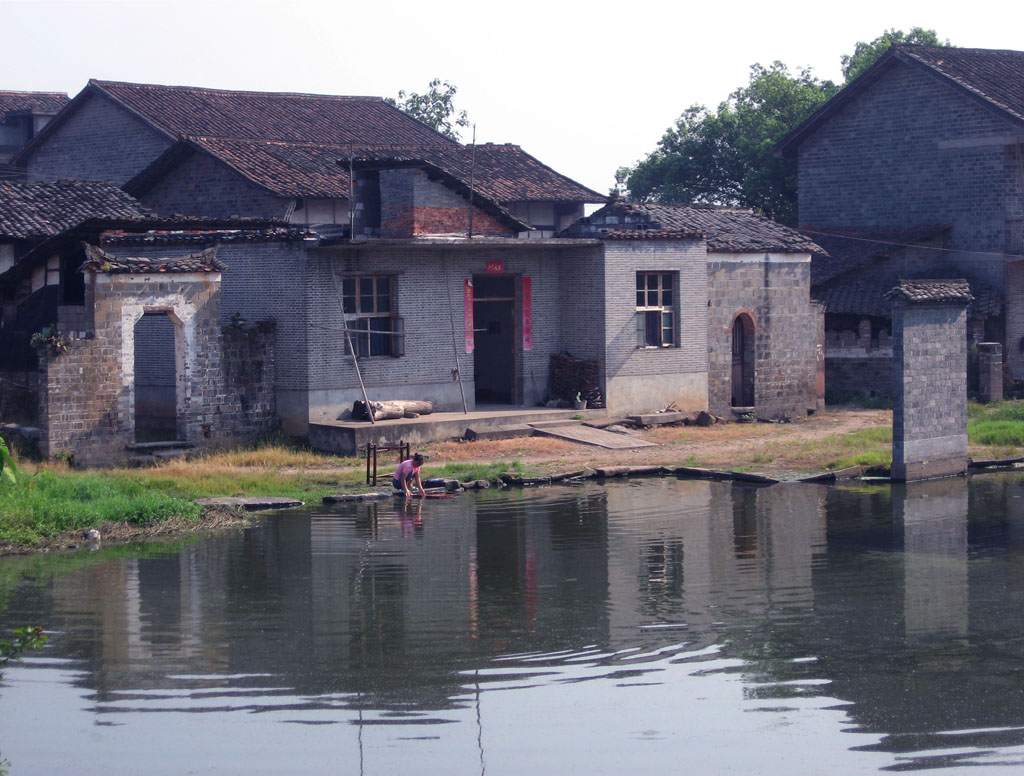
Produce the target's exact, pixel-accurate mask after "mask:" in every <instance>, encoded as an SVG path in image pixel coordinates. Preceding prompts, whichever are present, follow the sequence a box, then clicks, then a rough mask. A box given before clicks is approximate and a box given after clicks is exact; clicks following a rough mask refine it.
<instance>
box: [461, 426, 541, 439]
mask: <svg viewBox="0 0 1024 776" xmlns="http://www.w3.org/2000/svg"><path fill="white" fill-rule="evenodd" d="M528 436H533V429H532V428H531V427H530V426H528V425H526V424H525V423H510V424H509V425H507V426H470V427H469V428H467V429H466V434H465V438H466V439H468V440H469V441H471V442H476V441H478V440H482V439H516V438H518V437H528Z"/></svg>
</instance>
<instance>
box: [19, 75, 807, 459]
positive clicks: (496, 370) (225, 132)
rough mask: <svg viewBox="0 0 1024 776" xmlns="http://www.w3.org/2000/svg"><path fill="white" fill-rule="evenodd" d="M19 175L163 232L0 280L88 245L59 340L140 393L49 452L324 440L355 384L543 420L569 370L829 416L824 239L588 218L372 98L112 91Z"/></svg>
mask: <svg viewBox="0 0 1024 776" xmlns="http://www.w3.org/2000/svg"><path fill="white" fill-rule="evenodd" d="M112 144H120V145H121V152H120V153H118V154H116V155H114V154H109V155H108V154H107V152H106V147H108V146H110V145H112ZM18 161H19V163H21V164H22V165H23V166H24V169H25V170H26V173H27V175H28V176H29V178H30V179H40V178H46V177H49V176H56V175H60V176H78V177H89V178H98V179H102V180H108V181H112V182H114V183H115V184H117V185H120V186H122V187H124V188H125V189H127V190H129V191H131V192H133V193H134V194H135V195H136V196H137V197H138V198H139V199H140V200H141V203H142V205H143V206H145V207H146V208H150V209H152V210H154V211H156V212H157V213H160V214H162V215H163V216H164V218H162V219H161V218H157V219H155V220H154V219H153V217H152V216H150V217H148V218H147V217H143V216H139V217H138V218H136V219H135V220H123V221H121V222H111V221H107V222H93V223H89V224H85V225H80V226H79V227H76V228H75V229H73V230H72V231H69V232H65V233H63V234H62V235H59V236H58V237H57V238H53V240H52V241H51V242H50V243H48V244H46V245H43V246H37V247H36V248H35V249H34V250H33V251H32V252H30V253H29V254H26V255H25V256H24V257H22V258H20V259H18V260H17V261H16V262H15V264H14V266H13V267H11V268H10V269H9V270H8V272H7V273H3V274H0V288H4V287H13V281H14V278H15V276H16V275H19V274H20V275H21V276H24V275H26V274H27V273H28V272H29V268H30V267H37V266H39V265H40V264H42V263H45V262H47V261H50V260H51V259H52V258H53V257H56V259H55V260H57V261H64V262H71V261H73V257H74V256H76V255H78V256H79V257H80V256H81V251H82V250H83V249H82V247H81V243H82V242H83V241H84V242H85V243H87V244H88V245H89V246H90V247H89V248H87V249H86V251H87V253H88V252H89V251H92V253H91V254H88V255H89V256H92V257H93V258H92V259H91V260H90V262H87V263H86V264H87V266H86V272H85V286H86V293H85V294H84V304H83V305H82V306H81V307H80V308H79V309H78V310H70V309H61V310H60V311H59V313H60V314H59V316H58V320H57V323H58V328H60V329H61V331H62V332H64V331H67V332H70V333H71V334H72V339H73V340H75V341H74V342H72V344H71V347H70V350H69V353H72V352H73V353H76V354H77V353H79V352H80V353H86V354H88V353H93V354H95V353H96V352H103V353H105V354H106V355H107V356H109V358H111V359H113V360H111V361H110V365H109V368H108V369H106V372H107V373H110V374H116V375H120V378H118V379H119V380H121V383H122V385H121V390H120V393H118V391H117V390H115V388H116V386H114V385H113V383H115V382H117V380H113V382H111V380H107V381H106V382H102V383H97V384H96V386H94V387H93V388H91V389H90V390H91V392H92V394H94V395H96V396H100V395H102V396H105V397H107V398H106V399H104V401H105V402H106V407H107V410H106V411H105V412H104V411H102V409H103V408H98V407H97V406H94V403H90V404H88V406H87V407H84V408H83V409H81V410H76V412H79V413H80V414H81V415H82V417H86V416H87V418H88V419H86V420H83V421H82V425H83V426H85V427H83V428H78V427H70V428H68V427H66V426H64V425H61V424H62V423H63V421H59V420H58V421H53V423H52V424H51V425H53V427H54V428H57V427H58V426H59V433H60V434H62V435H63V436H61V437H60V439H61V440H62V441H60V442H58V441H56V440H57V436H58V434H57V433H56V432H55V433H53V434H51V435H50V436H51V437H52V439H51V445H50V447H51V453H52V451H53V450H54V449H60V447H59V445H64V446H66V447H74V446H75V445H76V444H78V445H84V446H86V447H89V448H96V449H102V450H104V451H105V452H104V455H112V454H113V451H114V450H115V448H116V447H117V446H118V445H119V444H124V443H125V442H126V441H127V442H130V441H131V439H133V438H137V436H138V435H137V434H135V435H133V430H135V431H137V430H138V427H140V426H141V425H142V424H143V413H142V412H140V407H142V406H143V405H150V404H151V405H153V406H154V407H157V408H158V409H159V412H162V413H163V421H164V422H165V424H166V431H165V433H168V434H171V435H175V436H177V437H180V438H181V439H183V440H184V441H189V442H197V443H200V444H207V443H208V444H214V443H217V442H223V441H226V440H229V439H233V438H237V436H238V434H239V433H242V430H243V429H244V428H245V427H246V425H247V424H248V425H249V426H250V427H251V428H252V431H253V433H255V432H257V431H258V430H260V429H264V428H266V426H267V419H268V417H269V416H270V415H273V416H274V417H275V418H276V419H277V420H278V421H279V422H280V424H281V426H282V427H283V429H284V430H285V432H286V433H289V434H292V435H300V436H304V435H307V434H309V432H310V428H311V426H315V425H317V424H323V423H330V422H334V421H336V420H337V419H338V418H339V417H342V416H344V414H345V412H346V409H347V408H349V407H351V406H352V403H353V401H354V400H356V399H361V398H362V388H361V386H360V378H361V379H362V383H363V385H364V386H365V388H366V391H367V393H368V395H369V396H370V398H371V399H384V400H386V399H428V400H430V401H432V402H434V403H435V405H436V406H437V407H438V408H439V409H442V410H455V409H461V408H462V406H463V395H465V403H466V405H467V406H468V407H469V408H470V409H473V408H481V407H484V406H487V405H505V406H509V405H513V406H532V405H535V404H536V403H537V402H538V401H540V400H541V399H543V398H545V397H546V396H547V395H548V394H549V384H550V374H549V368H550V363H551V360H552V356H554V355H557V354H566V353H567V354H571V355H572V356H575V357H577V358H579V359H584V360H586V361H588V362H591V363H593V364H596V366H597V372H598V376H599V382H600V385H599V389H600V394H601V396H602V399H603V400H604V403H605V404H606V406H607V408H608V409H609V411H610V412H613V413H621V412H632V411H647V410H656V409H661V408H663V407H666V406H669V405H674V406H675V407H677V408H678V409H681V410H703V409H709V408H710V409H711V410H712V411H714V412H716V413H718V414H726V415H728V414H730V413H731V412H732V411H733V410H734V408H735V410H736V411H739V412H749V411H754V412H756V413H758V414H759V415H761V416H765V417H794V416H798V415H801V414H805V413H807V412H809V411H813V410H814V409H816V408H817V407H818V406H820V396H821V393H822V392H821V390H820V381H819V363H818V353H819V351H820V348H819V347H818V343H819V342H820V338H821V333H820V321H821V316H820V313H819V311H818V309H817V307H816V306H815V305H813V304H812V303H811V302H810V298H809V277H810V275H809V268H810V251H811V250H812V249H813V247H814V246H813V243H812V242H811V241H809V240H808V239H806V238H805V237H803V236H802V235H800V234H798V233H796V232H794V231H792V230H788V229H785V228H783V227H779V226H777V225H775V224H772V223H771V222H769V221H767V220H765V219H763V218H760V217H758V216H756V215H754V214H753V213H750V212H743V211H735V210H712V209H708V208H669V207H656V206H646V205H637V204H627V203H621V202H615V203H613V204H610V205H608V206H607V207H606V208H605V209H603V210H601V211H599V212H598V213H596V214H594V215H593V216H592V217H590V218H589V219H583V220H578V217H579V216H580V215H581V214H582V205H583V204H584V203H585V202H594V201H598V200H601V199H603V198H602V197H600V196H599V195H597V194H596V193H595V192H592V191H590V190H588V189H586V188H584V187H582V186H580V185H579V184H577V183H575V182H573V181H571V180H569V179H567V178H565V177H564V176H561V175H559V174H558V173H557V172H555V171H554V170H551V169H550V168H548V167H546V166H544V165H543V164H541V163H540V162H538V161H537V160H536V159H534V158H533V157H530V156H529V155H528V154H525V153H524V152H523V151H522V150H521V149H519V148H518V147H516V146H479V147H477V148H475V149H473V148H467V147H464V146H460V145H458V144H455V143H452V142H451V141H448V140H447V139H444V138H440V136H438V135H436V133H433V131H432V130H429V129H428V128H426V127H424V126H423V125H421V124H419V123H418V122H415V121H413V120H412V119H410V118H408V117H407V116H405V115H404V114H401V113H400V112H398V111H395V110H394V109H392V108H390V107H389V106H387V105H386V104H384V103H383V102H382V101H380V100H376V99H374V98H331V97H324V98H321V97H314V96H309V95H266V94H253V93H238V92H218V91H213V90H194V89H187V88H184V87H154V86H147V85H132V84H116V83H111V82H97V81H93V82H90V84H89V86H88V87H86V89H85V90H84V91H83V92H82V93H81V94H80V95H78V97H76V98H75V100H74V101H73V102H72V103H71V105H69V106H68V108H67V110H66V111H65V112H64V113H63V114H61V115H60V116H58V118H57V119H55V120H54V121H53V122H52V123H51V124H50V125H49V126H48V127H47V128H46V129H45V130H44V131H43V132H42V133H41V134H40V135H39V136H38V137H37V138H36V139H35V140H33V141H32V142H31V143H30V144H29V145H28V146H26V148H25V149H24V151H23V152H22V153H21V155H20V156H19V157H18ZM173 213H182V214H184V215H173V216H172V215H171V214H173ZM210 249H215V251H216V253H215V257H214V255H213V254H206V253H204V254H203V258H197V251H201V250H202V251H205V250H210ZM97 251H98V252H97ZM96 256H99V257H100V258H99V259H97V258H95V257H96ZM177 276H180V277H177ZM8 281H11V282H8ZM58 293H59V292H58ZM130 294H136V296H137V298H129V297H130ZM126 295H127V296H126ZM20 300H21V301H22V302H23V301H24V298H21V299H20ZM71 321H76V323H75V325H74V326H70V325H67V324H68V323H69V322H71ZM81 321H84V322H85V323H84V324H83V323H81ZM213 321H218V322H219V326H220V329H219V333H218V330H217V329H216V327H215V326H213V324H212V322H213ZM253 327H255V329H253ZM101 332H106V334H103V335H102V336H104V337H109V338H112V341H113V342H116V343H119V344H118V346H117V347H113V348H111V347H107V348H106V350H103V349H102V347H100V346H101V343H98V342H96V340H97V339H98V338H100V337H101V334H100V333H101ZM246 332H248V333H246ZM243 334H245V336H244V337H243V336H242V335H243ZM147 343H148V344H147ZM97 347H100V351H96V350H95V348H97ZM156 353H162V354H163V355H162V356H160V357H159V358H156V357H153V354H156ZM353 354H354V355H355V356H356V360H355V361H354V360H353ZM66 356H67V354H64V355H57V356H56V357H51V355H50V354H47V355H46V357H45V359H44V365H43V366H44V367H45V370H46V375H45V376H44V382H45V383H46V384H47V385H50V384H51V383H52V382H53V380H57V383H60V384H61V385H63V386H64V390H67V389H68V388H67V383H66V380H67V378H68V376H69V375H71V374H72V373H73V372H74V369H77V368H81V369H83V370H87V367H86V366H85V363H86V362H87V359H86V358H85V356H81V355H73V357H71V358H67V357H66ZM246 359H248V360H250V361H251V362H252V363H253V365H254V366H253V369H252V370H251V372H252V374H251V375H248V376H247V375H246V370H245V368H244V361H245V360H246ZM151 362H152V363H151ZM156 362H160V363H162V364H163V365H164V366H163V367H162V371H161V368H158V367H156V366H154V365H153V364H155V363H156ZM68 364H71V365H72V366H73V367H74V369H71V371H69V369H70V367H68V368H66V367H67V365H68ZM356 364H358V367H359V372H358V373H357V371H356V368H355V367H356ZM204 370H213V372H214V373H216V374H215V375H213V376H211V377H210V379H209V380H205V381H204V379H203V378H202V373H203V371H204ZM54 375H57V376H58V377H59V376H60V375H63V377H62V378H60V379H57V378H56V377H54ZM216 375H220V377H216ZM142 376H145V377H146V379H147V380H149V381H150V383H151V388H147V389H146V391H143V390H142V389H141V388H140V385H141V378H142ZM51 378H52V379H51ZM215 378H216V379H215ZM61 380H64V382H61ZM73 384H74V381H72V385H73ZM86 384H88V385H92V384H91V383H83V385H86ZM268 385H269V386H271V387H270V388H268V387H267V386H268ZM72 394H73V391H72ZM46 395H47V396H50V397H53V396H63V397H67V398H62V399H61V401H62V402H64V405H65V406H70V405H69V403H73V401H74V399H73V398H71V395H69V394H66V393H65V394H61V393H60V392H59V391H57V392H53V391H50V392H49V393H48V394H46ZM161 396H163V397H164V398H162V399H161ZM51 410H52V407H51ZM150 414H151V415H152V414H154V413H150ZM156 414H159V413H156ZM61 417H63V416H61ZM112 418H113V420H112ZM146 422H149V418H148V416H147V418H146ZM103 423H107V424H108V425H111V426H112V427H114V428H116V432H115V431H108V432H104V433H106V436H105V437H104V436H103V434H102V433H100V432H99V431H97V430H96V429H95V428H94V426H97V424H99V425H102V424H103ZM54 424H56V425H54ZM94 432H95V433H94ZM112 434H113V436H111V435H112ZM100 438H103V439H106V440H107V441H106V442H103V443H102V444H101V443H100V441H99V440H100ZM110 439H114V440H115V441H114V442H113V443H111V442H110ZM76 440H77V441H76ZM76 460H87V459H86V458H85V457H83V456H79V457H78V458H76Z"/></svg>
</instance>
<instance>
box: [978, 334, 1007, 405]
mask: <svg viewBox="0 0 1024 776" xmlns="http://www.w3.org/2000/svg"><path fill="white" fill-rule="evenodd" d="M978 398H979V399H980V400H981V401H983V402H993V401H1002V400H1003V346H1002V345H1000V344H999V343H998V342H979V343H978Z"/></svg>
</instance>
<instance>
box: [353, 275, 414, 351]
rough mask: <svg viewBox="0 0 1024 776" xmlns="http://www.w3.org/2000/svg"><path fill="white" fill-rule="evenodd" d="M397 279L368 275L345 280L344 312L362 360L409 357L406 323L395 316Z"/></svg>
mask: <svg viewBox="0 0 1024 776" xmlns="http://www.w3.org/2000/svg"><path fill="white" fill-rule="evenodd" d="M394 285H395V284H394V278H392V277H390V276H388V275H364V276H360V277H347V278H343V279H342V289H341V294H342V309H343V310H344V313H345V321H346V324H345V325H346V326H347V327H348V328H349V329H350V336H351V337H352V343H353V345H354V347H355V350H356V355H357V356H358V357H359V358H369V357H372V356H394V357H398V356H402V355H405V336H404V326H403V321H402V319H401V318H400V317H398V316H396V315H395V314H394V310H395V304H394Z"/></svg>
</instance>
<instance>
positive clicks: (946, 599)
mask: <svg viewBox="0 0 1024 776" xmlns="http://www.w3.org/2000/svg"><path fill="white" fill-rule="evenodd" d="M967 506H968V498H967V480H966V479H965V478H963V477H949V478H946V479H942V480H936V481H934V482H927V483H913V484H909V485H907V486H906V488H904V489H900V490H899V491H898V495H897V493H894V497H893V504H892V512H893V520H895V521H896V523H897V524H902V525H903V555H904V561H903V574H904V580H905V593H904V599H903V611H904V619H905V624H906V633H907V638H908V639H909V640H915V639H927V638H930V637H932V636H935V635H939V634H944V635H956V636H961V635H965V634H966V633H967Z"/></svg>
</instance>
